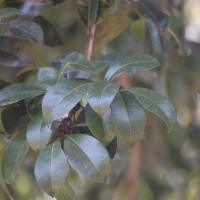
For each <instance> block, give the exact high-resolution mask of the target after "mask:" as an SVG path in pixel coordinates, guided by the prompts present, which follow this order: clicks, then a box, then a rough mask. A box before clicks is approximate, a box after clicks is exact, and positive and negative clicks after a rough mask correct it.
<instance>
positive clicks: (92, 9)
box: [77, 0, 99, 29]
mask: <svg viewBox="0 0 200 200" xmlns="http://www.w3.org/2000/svg"><path fill="white" fill-rule="evenodd" d="M77 4H78V12H79V15H80V17H81V19H82V21H83V22H84V24H85V25H86V26H87V27H88V29H89V28H90V27H91V26H92V25H93V24H95V22H96V20H97V18H98V10H99V0H78V2H77Z"/></svg>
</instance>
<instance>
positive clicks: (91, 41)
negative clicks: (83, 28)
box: [87, 24, 96, 60]
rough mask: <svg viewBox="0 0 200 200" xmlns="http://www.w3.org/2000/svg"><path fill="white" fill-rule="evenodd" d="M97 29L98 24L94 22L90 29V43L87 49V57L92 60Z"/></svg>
mask: <svg viewBox="0 0 200 200" xmlns="http://www.w3.org/2000/svg"><path fill="white" fill-rule="evenodd" d="M95 30H96V24H94V25H93V26H92V27H91V29H90V35H89V43H88V49H87V59H88V60H91V57H92V51H93V45H94V36H95Z"/></svg>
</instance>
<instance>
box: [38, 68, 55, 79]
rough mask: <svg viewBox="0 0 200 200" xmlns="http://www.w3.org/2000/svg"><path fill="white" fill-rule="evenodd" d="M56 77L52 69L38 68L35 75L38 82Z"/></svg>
mask: <svg viewBox="0 0 200 200" xmlns="http://www.w3.org/2000/svg"><path fill="white" fill-rule="evenodd" d="M57 76H58V73H57V70H56V69H54V68H52V67H40V68H39V69H38V73H37V79H38V81H42V80H48V79H56V78H57Z"/></svg>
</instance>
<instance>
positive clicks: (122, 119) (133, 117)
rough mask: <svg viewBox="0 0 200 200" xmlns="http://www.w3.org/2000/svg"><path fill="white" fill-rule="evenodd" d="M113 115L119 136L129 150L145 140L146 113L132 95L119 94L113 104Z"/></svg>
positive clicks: (122, 92) (123, 92)
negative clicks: (141, 140)
mask: <svg viewBox="0 0 200 200" xmlns="http://www.w3.org/2000/svg"><path fill="white" fill-rule="evenodd" d="M111 114H112V121H113V124H114V127H115V130H116V132H117V135H118V136H119V138H120V139H121V140H122V141H123V142H124V143H125V144H126V145H127V146H128V147H129V148H131V147H133V145H134V144H135V143H136V142H137V141H138V140H139V139H141V138H143V136H144V129H145V121H146V118H145V113H144V109H143V108H142V107H141V105H140V104H139V103H138V102H137V100H136V99H135V98H134V96H133V95H132V94H130V93H128V92H125V91H121V92H119V93H118V94H117V96H116V97H115V99H114V100H113V102H112V104H111Z"/></svg>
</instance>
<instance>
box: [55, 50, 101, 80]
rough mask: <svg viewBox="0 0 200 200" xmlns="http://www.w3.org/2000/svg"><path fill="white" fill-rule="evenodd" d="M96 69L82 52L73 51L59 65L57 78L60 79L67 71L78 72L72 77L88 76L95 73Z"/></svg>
mask: <svg viewBox="0 0 200 200" xmlns="http://www.w3.org/2000/svg"><path fill="white" fill-rule="evenodd" d="M96 71H97V70H96V68H95V66H94V65H93V64H92V63H91V62H89V61H88V60H87V59H86V58H85V57H84V56H83V55H82V54H80V53H76V52H74V53H70V54H69V55H67V56H66V57H65V59H64V61H63V63H62V65H61V69H60V72H59V77H58V80H60V79H61V77H62V76H63V75H64V74H65V73H69V72H79V73H78V74H77V75H76V76H75V77H74V78H89V77H91V76H92V75H94V74H96Z"/></svg>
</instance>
